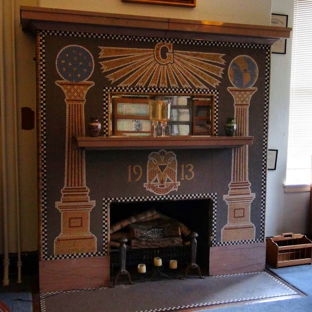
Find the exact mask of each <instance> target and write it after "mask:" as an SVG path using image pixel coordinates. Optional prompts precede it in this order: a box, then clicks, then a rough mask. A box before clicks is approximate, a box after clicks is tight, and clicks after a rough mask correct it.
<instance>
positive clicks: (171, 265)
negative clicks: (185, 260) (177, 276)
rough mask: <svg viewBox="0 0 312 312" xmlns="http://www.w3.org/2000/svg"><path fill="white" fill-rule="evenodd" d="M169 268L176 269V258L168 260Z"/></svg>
mask: <svg viewBox="0 0 312 312" xmlns="http://www.w3.org/2000/svg"><path fill="white" fill-rule="evenodd" d="M169 268H170V269H177V268H178V261H177V260H170V262H169Z"/></svg>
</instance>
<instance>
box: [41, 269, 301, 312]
mask: <svg viewBox="0 0 312 312" xmlns="http://www.w3.org/2000/svg"><path fill="white" fill-rule="evenodd" d="M293 296H301V294H300V292H298V291H297V290H296V289H295V288H293V287H291V286H290V285H288V284H287V283H284V282H283V281H282V280H280V279H279V278H277V277H275V276H273V275H272V274H270V273H269V272H266V271H263V272H255V273H246V274H234V275H224V276H215V277H213V276H209V277H206V278H205V279H200V278H198V277H188V278H186V279H184V280H176V279H170V280H162V281H157V282H154V281H148V282H137V283H135V284H134V285H130V284H118V285H116V287H114V288H109V287H105V288H98V289H92V290H82V291H81V290H79V291H63V292H57V293H43V294H41V296H40V297H41V298H40V304H41V312H71V311H72V312H85V311H98V312H102V311H103V312H108V311H109V312H121V311H127V312H156V311H157V312H162V311H188V310H189V311H193V310H201V309H205V308H208V307H212V306H223V305H224V304H231V303H242V302H255V301H257V300H259V301H262V300H269V299H276V300H280V299H281V298H290V297H293Z"/></svg>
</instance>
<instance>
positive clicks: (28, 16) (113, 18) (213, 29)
mask: <svg viewBox="0 0 312 312" xmlns="http://www.w3.org/2000/svg"><path fill="white" fill-rule="evenodd" d="M20 18H21V24H22V28H23V30H25V31H26V30H27V31H31V32H32V33H34V34H35V32H36V30H63V31H81V32H96V33H106V34H107V33H110V34H121V35H132V36H133V35H137V36H150V37H160V38H181V39H201V40H213V41H231V42H246V43H264V44H273V43H274V42H275V41H276V40H278V39H280V38H289V37H290V32H291V28H287V27H275V26H262V25H247V24H234V23H222V22H212V21H199V20H184V19H173V18H159V17H150V16H145V17H144V16H134V15H124V14H111V13H98V12H96V13H95V12H86V11H74V10H62V9H50V8H41V7H29V6H21V8H20Z"/></svg>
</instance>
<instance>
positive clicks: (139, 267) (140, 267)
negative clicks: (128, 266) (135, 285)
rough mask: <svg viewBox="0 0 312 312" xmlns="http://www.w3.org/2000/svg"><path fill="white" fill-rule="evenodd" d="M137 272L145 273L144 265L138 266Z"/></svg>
mask: <svg viewBox="0 0 312 312" xmlns="http://www.w3.org/2000/svg"><path fill="white" fill-rule="evenodd" d="M138 272H139V273H146V265H145V264H144V263H140V264H138Z"/></svg>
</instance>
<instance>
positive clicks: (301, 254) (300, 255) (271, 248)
mask: <svg viewBox="0 0 312 312" xmlns="http://www.w3.org/2000/svg"><path fill="white" fill-rule="evenodd" d="M311 248H312V241H311V240H310V239H308V238H307V237H306V236H305V235H302V234H293V233H283V234H281V235H278V236H272V237H268V238H267V239H266V262H267V263H268V264H270V265H271V266H273V267H274V268H281V267H285V266H292V265H300V264H311Z"/></svg>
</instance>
